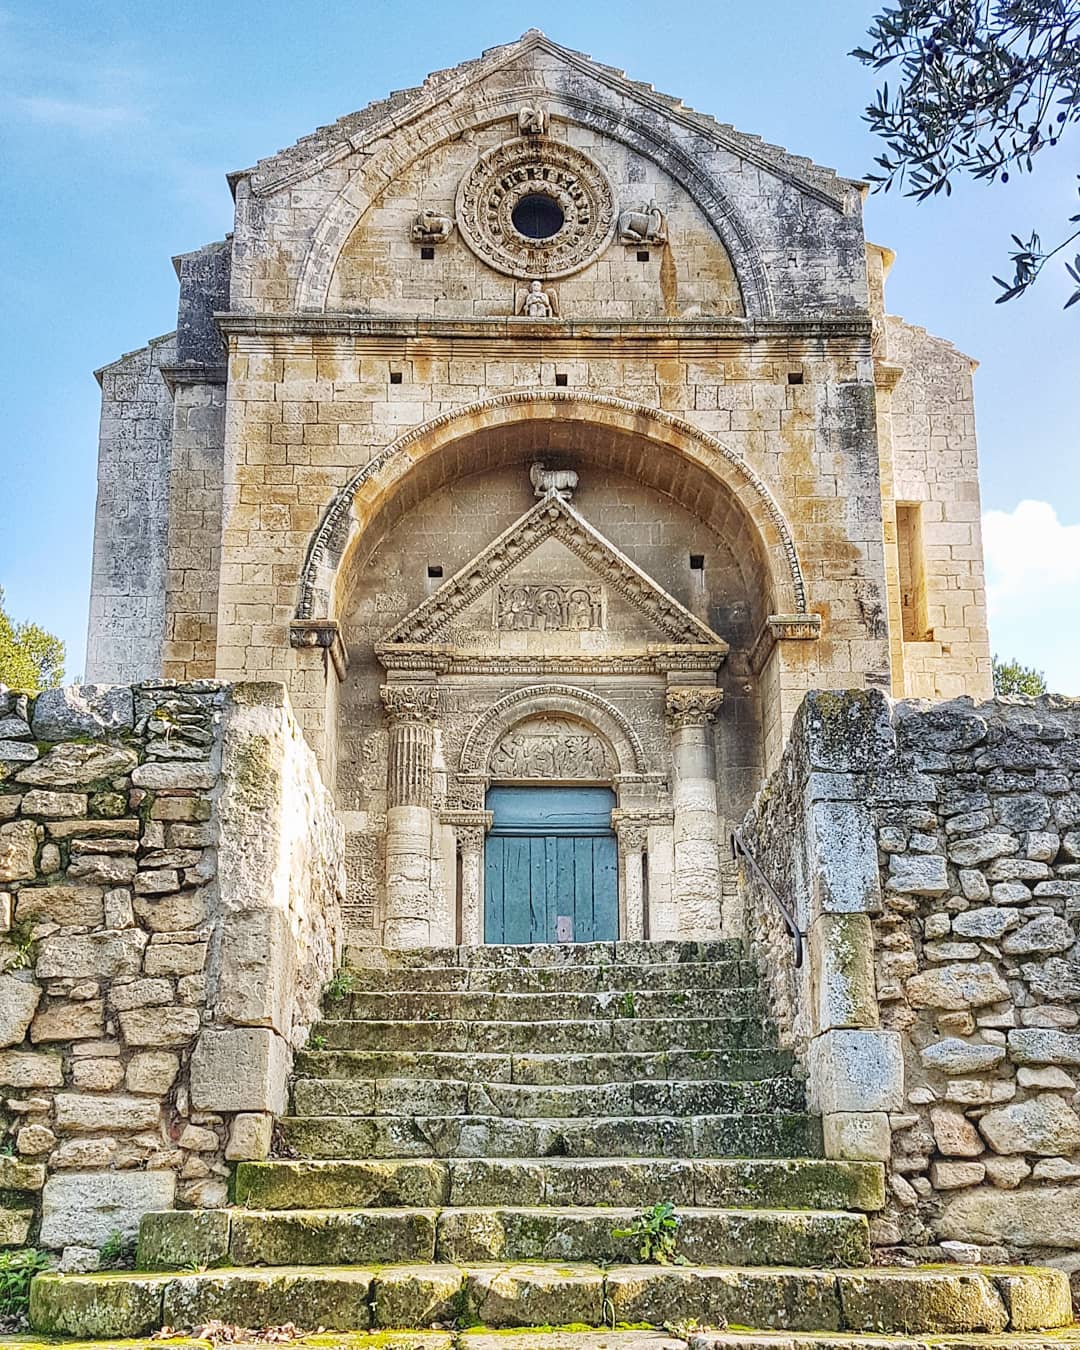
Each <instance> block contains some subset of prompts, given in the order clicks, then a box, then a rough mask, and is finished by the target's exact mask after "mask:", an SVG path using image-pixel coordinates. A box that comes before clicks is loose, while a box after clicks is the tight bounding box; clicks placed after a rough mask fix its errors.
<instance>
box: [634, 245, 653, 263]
mask: <svg viewBox="0 0 1080 1350" xmlns="http://www.w3.org/2000/svg"><path fill="white" fill-rule="evenodd" d="M649 257H650V254H649V250H648V249H647V248H639V249H638V251H637V260H638V262H648V261H649Z"/></svg>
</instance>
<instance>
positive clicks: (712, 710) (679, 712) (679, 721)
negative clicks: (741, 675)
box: [665, 684, 724, 729]
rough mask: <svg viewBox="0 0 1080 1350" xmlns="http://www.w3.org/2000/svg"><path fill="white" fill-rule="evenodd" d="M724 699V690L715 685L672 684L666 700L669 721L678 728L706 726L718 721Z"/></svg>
mask: <svg viewBox="0 0 1080 1350" xmlns="http://www.w3.org/2000/svg"><path fill="white" fill-rule="evenodd" d="M723 701H724V691H723V690H722V689H717V688H716V687H715V685H707V684H677V685H670V686H669V687H668V690H667V697H666V701H665V707H666V710H667V715H668V721H669V722H670V723H671V725H672V726H673V727H675V728H676V729H678V728H681V727H703V726H706V725H707V724H708V723H709V722H715V721H716V715H717V713H718V712H719V711H720V705H721V703H723Z"/></svg>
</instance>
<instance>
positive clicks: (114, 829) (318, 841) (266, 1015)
mask: <svg viewBox="0 0 1080 1350" xmlns="http://www.w3.org/2000/svg"><path fill="white" fill-rule="evenodd" d="M342 852H343V843H342V839H341V834H340V830H339V827H338V825H337V822H336V819H335V817H334V811H333V802H332V799H331V798H330V796H329V794H328V793H327V791H326V789H325V788H324V787H323V786H322V783H321V781H320V780H319V777H318V773H317V770H316V768H315V764H314V757H313V755H312V754H311V752H310V750H309V749H308V748H307V746H306V744H305V742H304V741H303V738H302V736H301V735H300V733H299V731H298V729H297V728H296V725H295V723H294V722H293V719H292V716H291V714H290V712H289V708H288V705H287V702H286V699H285V694H284V690H283V689H282V688H281V687H280V686H275V685H269V686H266V685H234V686H226V685H224V684H221V683H219V682H216V681H209V680H208V681H196V682H193V683H190V684H176V683H171V682H168V681H161V680H151V681H145V682H143V683H141V684H138V685H135V686H126V685H113V686H107V685H85V686H81V687H79V686H76V687H72V688H68V689H61V690H51V691H47V692H45V693H43V694H41V695H39V696H38V697H37V699H28V698H26V696H23V695H18V694H15V693H12V692H11V691H8V690H4V689H2V688H0V888H2V889H0V929H2V932H0V1127H2V1129H3V1132H4V1140H3V1143H4V1145H5V1147H6V1149H7V1154H6V1156H4V1157H3V1158H0V1192H2V1193H3V1195H4V1196H5V1197H6V1207H5V1208H3V1209H0V1243H6V1244H19V1243H23V1242H25V1241H26V1240H28V1239H33V1240H37V1241H39V1242H40V1243H41V1244H42V1245H44V1246H47V1247H54V1248H62V1247H67V1246H70V1245H73V1244H74V1245H91V1246H96V1245H100V1244H101V1243H102V1242H103V1241H104V1240H105V1239H106V1238H107V1237H108V1236H109V1234H110V1233H112V1232H113V1231H114V1230H119V1231H120V1232H122V1233H124V1234H125V1235H129V1236H130V1235H132V1234H133V1233H134V1231H135V1228H136V1226H137V1223H138V1219H139V1216H140V1215H141V1214H142V1213H143V1212H145V1211H146V1210H149V1209H162V1208H170V1207H172V1206H173V1205H180V1206H194V1207H200V1206H212V1205H219V1204H221V1203H222V1202H223V1200H224V1198H225V1195H226V1185H227V1178H228V1175H229V1163H230V1162H231V1161H232V1160H233V1159H239V1158H251V1157H259V1156H265V1154H266V1153H267V1151H268V1150H269V1146H270V1131H271V1126H272V1113H273V1112H274V1111H276V1110H280V1109H281V1107H282V1106H283V1103H284V1094H285V1086H286V1081H287V1076H288V1072H289V1067H290V1064H291V1050H292V1047H294V1046H296V1045H298V1044H301V1043H302V1042H303V1041H304V1039H306V1036H307V1031H308V1028H309V1026H310V1024H311V1022H312V1021H313V1020H314V1017H315V1012H316V1002H317V996H318V991H319V989H320V988H321V986H322V984H323V983H324V982H325V980H326V979H327V978H328V977H329V975H330V973H331V972H332V971H333V969H334V966H335V964H336V957H337V953H338V950H339V946H340V901H341V892H342V869H341V857H342Z"/></svg>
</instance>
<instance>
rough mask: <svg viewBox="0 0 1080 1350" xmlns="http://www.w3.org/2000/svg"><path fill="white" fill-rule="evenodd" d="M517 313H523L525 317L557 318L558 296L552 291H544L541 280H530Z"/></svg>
mask: <svg viewBox="0 0 1080 1350" xmlns="http://www.w3.org/2000/svg"><path fill="white" fill-rule="evenodd" d="M518 313H519V314H524V316H525V317H526V318H527V319H555V318H558V315H559V300H558V297H557V296H556V294H555V292H554V291H545V290H544V285H543V282H540V281H530V282H529V289H528V290H527V291H526V292H525V297H524V299H523V300H522V302H521V308H520V309H519V310H518Z"/></svg>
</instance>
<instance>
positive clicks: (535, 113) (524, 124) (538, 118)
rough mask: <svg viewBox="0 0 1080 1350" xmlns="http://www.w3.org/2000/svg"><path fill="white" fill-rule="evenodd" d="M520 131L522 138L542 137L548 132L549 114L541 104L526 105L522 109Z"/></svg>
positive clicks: (519, 118)
mask: <svg viewBox="0 0 1080 1350" xmlns="http://www.w3.org/2000/svg"><path fill="white" fill-rule="evenodd" d="M518 131H519V132H520V133H521V135H522V136H542V135H543V134H544V132H545V131H547V113H546V112H545V111H544V110H543V108H541V107H540V105H539V103H526V104H525V105H524V107H522V108H521V109H520V111H519V112H518Z"/></svg>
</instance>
